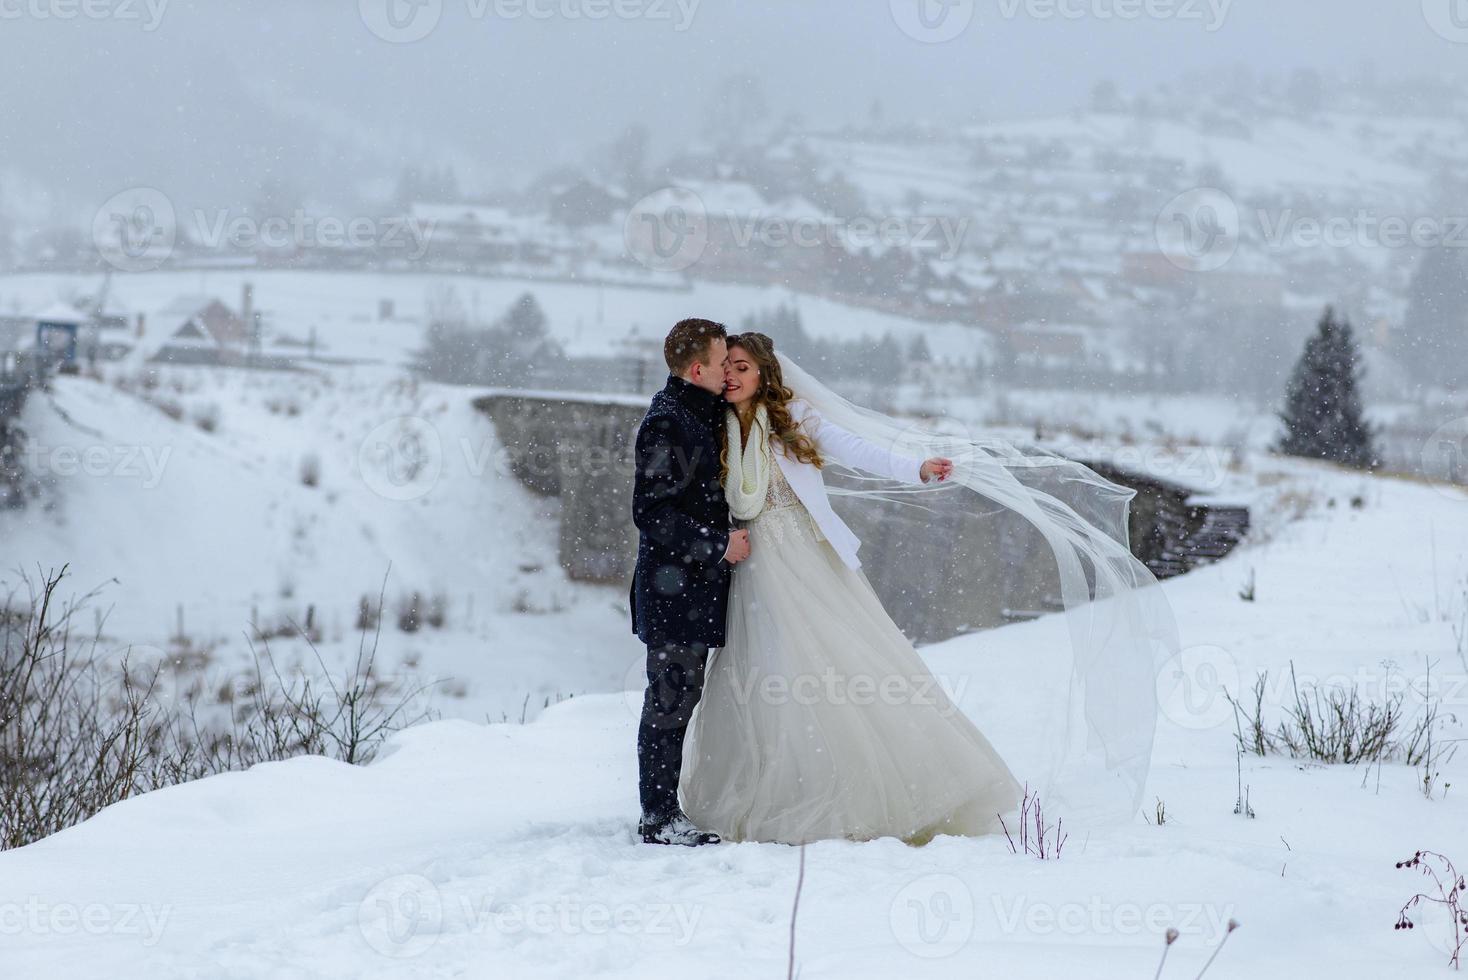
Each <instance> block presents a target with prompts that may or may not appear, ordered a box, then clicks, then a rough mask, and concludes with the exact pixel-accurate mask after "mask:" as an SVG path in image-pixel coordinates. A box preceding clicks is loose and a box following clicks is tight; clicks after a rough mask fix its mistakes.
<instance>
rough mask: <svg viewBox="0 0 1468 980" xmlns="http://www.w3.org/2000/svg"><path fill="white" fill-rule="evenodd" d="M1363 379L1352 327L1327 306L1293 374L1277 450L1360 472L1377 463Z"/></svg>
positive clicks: (1287, 390)
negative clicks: (1363, 397) (1363, 407)
mask: <svg viewBox="0 0 1468 980" xmlns="http://www.w3.org/2000/svg"><path fill="white" fill-rule="evenodd" d="M1361 377H1362V369H1361V352H1360V349H1359V348H1358V347H1357V345H1356V340H1355V337H1354V336H1353V334H1352V332H1351V324H1350V323H1349V322H1348V321H1347V320H1346V319H1345V318H1344V317H1341V318H1337V317H1336V314H1335V310H1334V309H1332V308H1331V307H1328V306H1327V307H1326V308H1325V315H1324V316H1322V317H1321V318H1320V325H1319V328H1318V329H1317V330H1316V333H1315V335H1314V336H1313V337H1311V338H1309V339H1308V340H1306V341H1305V350H1304V353H1302V354H1301V355H1300V360H1299V361H1298V362H1297V363H1296V364H1295V370H1294V372H1293V373H1292V374H1291V375H1290V380H1289V386H1288V388H1287V389H1286V392H1285V408H1284V411H1283V412H1281V413H1280V416H1279V418H1280V421H1281V422H1283V423H1284V430H1285V431H1284V436H1283V437H1282V438H1281V439H1280V441H1279V444H1278V446H1277V449H1278V451H1279V452H1282V453H1285V454H1287V455H1290V456H1304V457H1308V458H1310V459H1325V460H1330V461H1331V462H1335V463H1341V464H1344V465H1346V466H1354V467H1357V468H1360V469H1369V468H1370V467H1371V466H1373V465H1375V461H1376V453H1375V449H1374V448H1373V446H1372V433H1371V429H1370V427H1369V426H1368V425H1367V424H1366V421H1365V420H1364V419H1363V418H1362V411H1361V393H1360V382H1361Z"/></svg>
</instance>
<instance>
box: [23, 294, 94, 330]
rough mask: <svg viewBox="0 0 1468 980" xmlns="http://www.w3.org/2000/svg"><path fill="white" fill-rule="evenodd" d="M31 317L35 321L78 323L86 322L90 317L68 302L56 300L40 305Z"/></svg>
mask: <svg viewBox="0 0 1468 980" xmlns="http://www.w3.org/2000/svg"><path fill="white" fill-rule="evenodd" d="M31 319H33V320H36V321H37V322H40V321H45V322H46V323H73V324H78V325H80V324H83V323H86V322H87V321H88V320H90V319H91V317H90V316H88V315H87V314H86V313H83V312H82V311H81V310H79V309H77V308H76V307H75V306H72V305H71V304H70V303H63V302H62V301H60V300H57V301H56V302H54V303H51V304H50V305H48V306H45V307H42V308H41V309H40V310H38V311H37V312H36V313H34V314H33V315H32V316H31Z"/></svg>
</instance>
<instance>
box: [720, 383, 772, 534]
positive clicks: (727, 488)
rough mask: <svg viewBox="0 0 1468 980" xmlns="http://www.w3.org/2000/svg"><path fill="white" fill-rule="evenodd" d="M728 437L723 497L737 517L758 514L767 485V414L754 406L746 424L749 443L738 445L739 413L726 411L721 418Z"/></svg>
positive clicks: (768, 429) (768, 466) (768, 464)
mask: <svg viewBox="0 0 1468 980" xmlns="http://www.w3.org/2000/svg"><path fill="white" fill-rule="evenodd" d="M724 425H725V431H726V432H727V434H728V441H729V478H728V479H727V480H726V481H725V482H724V498H725V499H726V500H728V501H729V510H730V512H731V513H733V515H734V516H735V517H736V518H738V519H739V520H741V521H748V520H752V519H754V518H756V517H758V516H759V512H760V511H762V510H764V507H765V494H766V493H767V492H768V491H769V488H770V466H771V464H772V463H773V462H774V461H773V460H772V459H771V458H770V416H769V413H768V412H767V411H765V407H764V406H763V405H760V406H759V407H758V408H756V409H755V410H754V423H753V424H752V425H751V426H750V428H749V445H748V446H744V445H741V440H740V434H739V413H738V412H730V413H729V415H728V418H727V419H725V422H724Z"/></svg>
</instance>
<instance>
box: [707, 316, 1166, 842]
mask: <svg viewBox="0 0 1468 980" xmlns="http://www.w3.org/2000/svg"><path fill="white" fill-rule="evenodd" d="M733 346H734V344H733V343H732V342H731V348H732V347H733ZM778 361H779V365H780V372H781V374H782V375H783V377H784V382H785V385H786V386H787V387H788V388H790V389H791V390H792V391H793V393H794V397H795V399H796V400H798V402H800V403H803V408H805V409H806V410H807V411H808V412H809V413H810V416H811V417H813V418H815V419H818V420H820V422H821V424H823V425H824V424H825V423H831V424H832V425H833V426H834V427H835V428H834V429H833V430H832V431H838V432H842V433H844V434H849V435H851V436H853V437H855V439H856V440H860V442H861V443H864V444H866V445H868V446H872V447H877V448H878V449H879V450H880V452H881V453H882V454H885V455H886V456H887V457H888V459H887V460H886V461H885V462H884V460H883V459H881V458H880V457H874V456H872V455H871V454H870V453H868V454H865V455H863V456H859V457H857V458H855V459H853V458H852V457H851V456H850V455H849V454H846V455H843V454H835V455H834V458H828V459H827V461H826V466H825V471H826V472H827V474H828V476H830V475H838V479H839V482H840V485H833V484H832V482H831V481H830V480H828V481H827V493H829V494H830V496H832V497H833V498H836V499H835V501H834V503H835V507H836V509H837V510H838V511H840V512H841V514H842V516H844V517H846V518H847V519H848V520H856V519H858V518H860V517H861V516H862V515H863V511H864V510H870V509H872V508H878V509H881V511H882V512H883V513H884V514H890V513H892V508H894V507H916V508H928V509H932V510H936V509H937V508H936V506H935V505H938V504H940V503H941V505H942V507H943V509H944V512H945V513H947V514H948V515H949V516H950V517H952V515H953V514H954V512H955V511H957V513H958V515H959V518H960V519H971V520H978V521H989V520H995V519H1000V518H1005V517H1008V518H1017V519H1022V521H1021V523H1022V524H1023V526H1024V528H1025V531H1024V533H1025V534H1027V535H1029V536H1031V537H1033V538H1034V539H1035V540H1036V541H1038V542H1043V545H1037V546H1034V547H1029V548H1025V549H1020V550H1015V551H1012V552H1011V553H1010V554H1008V555H1007V556H1006V555H1001V554H996V553H994V550H993V538H992V537H991V536H984V535H968V534H958V535H955V536H954V538H953V539H952V540H951V541H946V542H944V545H943V547H944V549H945V551H944V554H943V555H942V556H941V560H942V562H943V565H944V568H945V571H946V573H947V574H946V575H945V576H943V578H942V581H941V584H940V585H938V586H936V587H935V586H932V585H931V584H928V585H925V586H924V588H922V589H910V590H909V589H904V590H903V591H904V592H906V593H908V595H907V601H908V602H909V603H916V604H918V605H920V606H921V605H926V606H928V607H930V608H931V609H932V610H935V611H942V610H943V607H944V606H951V607H954V608H956V607H958V606H963V605H966V604H971V602H972V593H973V591H974V590H975V589H978V588H980V587H981V582H980V578H981V575H980V571H981V570H982V569H985V568H986V566H990V567H991V566H993V564H994V563H996V562H1010V563H1016V562H1017V563H1022V564H1026V565H1035V566H1036V567H1006V568H1005V569H1004V570H1003V572H1004V574H1006V575H1013V576H1015V577H1016V578H1018V579H1023V580H1026V581H1036V582H1040V583H1043V585H1042V591H1044V592H1045V594H1046V595H1047V596H1053V601H1054V605H1055V606H1056V607H1057V610H1056V612H1055V615H1054V617H1050V618H1049V623H1050V624H1051V626H1052V627H1053V626H1054V625H1057V624H1062V623H1063V626H1064V630H1063V631H1056V630H1054V629H1053V628H1051V629H1050V631H1049V632H1048V633H1044V632H1041V633H1039V634H1037V635H1038V636H1041V637H1047V639H1045V640H1044V641H1043V649H1037V650H1026V651H1025V653H1024V654H1023V655H1022V656H1023V658H1024V659H1023V662H1013V661H1015V660H1016V659H1017V657H1018V656H1021V655H1016V654H1009V655H1008V658H1009V659H1008V660H997V659H995V658H996V657H997V655H996V654H993V653H991V652H989V648H988V647H985V648H982V649H980V650H978V651H976V652H975V656H976V657H984V658H986V659H984V660H982V661H980V662H975V663H973V664H972V665H971V671H972V672H973V673H974V674H976V675H978V676H979V677H980V678H987V679H992V681H991V682H992V684H995V685H1002V686H1003V691H1002V692H996V691H993V690H990V691H989V692H987V695H988V697H989V701H990V703H992V702H994V701H996V700H998V701H1004V702H1006V703H1008V702H1013V703H1015V704H1022V705H1023V706H1024V708H1023V711H1022V712H1020V713H1017V714H1016V713H1011V714H1010V715H1009V716H1008V718H1007V721H1006V723H1005V724H1006V728H1005V730H1003V731H996V730H995V729H994V728H993V727H991V719H990V718H989V717H988V716H987V714H986V717H985V725H986V727H989V732H990V736H991V737H994V738H996V740H998V741H1000V743H1001V747H1002V748H1003V749H1004V757H1003V758H1001V755H1000V754H999V753H998V752H996V751H995V749H994V747H993V746H992V745H991V744H990V742H989V740H988V739H986V738H985V736H984V735H983V734H981V733H980V732H979V731H978V729H977V728H976V727H975V726H974V724H973V723H972V721H971V720H970V719H969V718H967V717H966V716H965V715H964V714H963V712H962V711H961V710H959V708H958V706H957V705H956V704H954V701H953V699H952V698H950V696H949V695H948V693H947V692H945V691H944V690H943V688H942V686H941V685H939V684H936V683H934V678H933V676H932V675H931V674H930V673H929V672H928V670H927V667H926V664H925V663H924V662H923V660H922V659H921V658H920V656H919V655H918V654H917V653H916V652H915V651H914V650H913V647H912V645H911V643H910V642H909V641H908V640H907V638H906V637H905V636H904V635H903V634H902V632H901V631H900V630H898V628H897V627H896V626H895V625H894V624H893V622H892V619H891V618H890V617H889V616H888V615H887V613H886V612H885V611H884V609H883V607H882V604H881V602H880V601H879V600H878V598H877V596H876V594H875V592H874V591H873V588H872V586H871V583H870V582H869V581H868V579H867V576H866V575H865V574H863V572H862V571H861V570H860V569H858V568H853V567H849V564H848V563H844V562H843V561H842V560H841V557H840V556H839V555H838V554H837V552H836V551H835V550H833V548H832V547H831V544H830V543H829V542H827V541H826V540H825V537H824V536H823V535H822V533H821V530H820V528H819V527H818V526H817V525H816V522H815V521H813V520H812V518H811V515H810V513H809V512H808V511H807V510H806V508H804V507H802V506H800V501H799V499H797V498H796V495H795V494H794V493H792V492H791V490H790V487H789V485H788V483H787V481H786V479H785V477H784V475H782V474H781V468H780V466H771V467H769V470H770V475H769V479H768V492H767V493H766V494H765V499H764V500H763V501H761V502H760V503H761V504H762V506H757V507H755V508H752V509H751V513H755V512H756V511H757V513H755V516H754V517H753V518H752V519H750V520H749V521H748V523H747V526H748V527H749V528H750V532H751V541H752V543H753V545H754V552H753V554H752V556H751V558H750V559H748V560H747V561H746V562H745V563H744V564H743V565H742V566H741V567H740V568H739V569H738V570H737V572H736V574H735V576H734V581H733V585H732V586H731V591H730V602H729V609H730V612H729V620H728V633H729V638H728V644H727V645H726V647H724V648H723V649H721V650H718V651H717V652H715V653H714V655H713V659H712V660H711V661H710V663H709V667H708V674H707V678H706V681H705V689H704V694H703V698H702V699H701V701H700V703H699V705H698V707H697V708H696V709H695V711H694V715H693V719H692V722H691V724H690V728H689V738H688V740H687V743H686V746H685V750H684V772H683V785H682V787H681V790H680V793H681V795H682V798H683V800H682V802H683V806H684V809H685V811H686V812H687V813H688V814H689V816H690V817H692V818H693V820H694V821H695V822H696V823H698V824H699V825H700V826H702V827H707V828H710V829H713V830H716V831H717V832H719V833H720V834H721V835H722V836H723V837H724V839H726V840H776V841H783V842H787V843H800V842H804V841H809V840H818V839H824V838H828V837H848V838H853V839H866V838H870V837H875V836H882V835H888V834H890V835H894V836H899V837H902V838H904V839H908V840H911V841H914V842H918V841H921V840H925V839H927V838H928V837H930V836H932V835H933V834H937V833H955V834H980V833H985V832H989V831H995V830H998V829H999V824H998V818H999V816H1000V815H1001V814H1002V815H1004V816H1005V817H1008V816H1009V814H1010V813H1011V812H1012V810H1013V807H1014V805H1015V804H1016V803H1017V802H1018V798H1019V795H1020V789H1019V785H1020V781H1023V782H1025V783H1027V784H1028V785H1029V786H1030V788H1031V789H1034V790H1036V791H1037V792H1039V793H1040V794H1042V796H1043V797H1044V799H1045V802H1046V806H1047V808H1051V809H1053V810H1055V811H1056V812H1059V813H1061V814H1062V815H1063V816H1064V817H1065V819H1066V820H1067V821H1072V820H1079V821H1082V822H1086V823H1091V824H1093V825H1094V824H1095V823H1098V822H1106V821H1114V820H1125V819H1131V818H1133V817H1134V816H1135V814H1136V812H1137V809H1138V806H1139V804H1140V802H1141V794H1142V792H1143V789H1144V785H1145V781H1146V778H1147V771H1148V768H1149V764H1150V757H1151V747H1152V738H1153V733H1154V729H1155V724H1156V717H1157V708H1156V678H1157V671H1158V669H1159V668H1160V666H1161V664H1162V663H1164V662H1165V661H1166V660H1167V658H1169V657H1170V656H1172V655H1174V654H1175V653H1176V651H1177V646H1178V642H1177V631H1176V625H1175V622H1174V620H1173V617H1172V613H1171V610H1170V609H1169V607H1168V605H1167V603H1166V601H1165V600H1164V598H1163V596H1162V594H1161V590H1160V588H1159V586H1158V583H1157V581H1156V579H1155V577H1154V576H1153V575H1152V573H1151V572H1150V571H1149V570H1148V569H1147V568H1146V566H1145V565H1143V564H1142V563H1141V562H1140V561H1138V560H1137V559H1136V558H1135V557H1134V556H1133V555H1132V553H1131V551H1130V549H1129V547H1128V526H1127V521H1128V512H1129V504H1130V502H1131V499H1132V497H1133V496H1134V493H1135V492H1134V491H1133V490H1131V489H1130V488H1127V487H1124V486H1121V485H1119V484H1117V483H1114V482H1112V481H1110V480H1107V479H1105V478H1104V477H1102V476H1100V475H1099V474H1097V473H1095V472H1094V471H1093V470H1091V469H1090V468H1088V467H1086V466H1084V465H1083V464H1081V463H1078V462H1076V461H1073V460H1070V459H1066V458H1064V457H1061V456H1058V455H1056V454H1054V453H1050V452H1046V451H1043V450H1040V449H1036V448H1032V447H1020V446H1017V445H1014V444H1011V443H1009V442H1006V441H1004V440H1000V439H996V438H989V437H982V436H975V435H973V434H972V433H968V432H959V433H954V432H953V431H945V429H944V428H943V427H938V426H925V425H921V424H912V423H908V422H902V421H899V420H897V419H894V418H891V417H888V416H886V415H883V414H881V413H879V412H875V411H872V410H869V409H864V408H860V407H858V406H856V405H853V404H852V403H850V402H849V401H847V400H846V399H844V398H842V397H840V396H839V395H837V394H835V393H834V392H833V391H831V390H830V389H829V388H828V387H826V386H825V385H823V384H821V383H820V382H818V381H817V380H816V379H815V378H813V377H811V375H810V374H808V373H807V372H805V371H803V370H801V369H800V368H799V367H798V366H797V365H795V364H794V363H793V362H792V361H791V360H790V359H789V358H786V357H784V356H783V355H778ZM735 431H736V434H735V435H734V436H732V437H731V438H733V439H736V440H737V438H738V437H737V427H736V430H735ZM756 435H757V434H751V436H750V441H751V446H753V443H754V440H755V438H756ZM732 455H733V454H731V456H732ZM933 456H942V457H946V458H949V459H951V460H952V461H953V464H954V466H953V472H952V474H951V476H950V477H949V478H948V479H947V480H945V481H944V482H942V483H930V484H914V483H912V482H911V481H906V482H903V481H899V480H898V479H896V476H897V475H900V474H901V472H902V471H903V469H904V467H905V466H906V464H905V463H904V462H901V461H906V460H911V459H914V458H916V459H919V460H921V459H925V458H929V457H933ZM894 463H895V464H896V465H895V467H894V465H891V464H894ZM732 470H733V463H732V461H731V475H730V479H731V480H732V479H736V478H737V476H736V475H735V474H734V473H733V472H732ZM868 516H869V517H870V516H871V515H868ZM862 523H867V522H866V521H863V522H862ZM916 544H917V542H914V545H916ZM888 551H889V552H890V551H891V549H888ZM910 557H912V558H913V559H914V560H930V559H929V558H928V556H924V555H921V554H917V555H911V556H910ZM885 571H888V572H892V571H894V570H892V569H887V570H885ZM897 571H899V573H900V570H897ZM889 580H890V576H889ZM903 581H905V579H903ZM932 581H933V578H932V577H931V576H928V577H926V578H925V582H927V583H931V582H932ZM990 581H992V576H991V578H990ZM914 593H915V594H914ZM959 618H960V619H961V618H962V617H959ZM999 649H1006V647H1004V646H1000V647H999ZM996 695H997V696H996ZM854 708H855V710H853V709H854ZM1016 729H1017V730H1016ZM1011 747H1013V751H1012V752H1011ZM1006 760H1007V762H1008V764H1006ZM1011 767H1014V771H1011Z"/></svg>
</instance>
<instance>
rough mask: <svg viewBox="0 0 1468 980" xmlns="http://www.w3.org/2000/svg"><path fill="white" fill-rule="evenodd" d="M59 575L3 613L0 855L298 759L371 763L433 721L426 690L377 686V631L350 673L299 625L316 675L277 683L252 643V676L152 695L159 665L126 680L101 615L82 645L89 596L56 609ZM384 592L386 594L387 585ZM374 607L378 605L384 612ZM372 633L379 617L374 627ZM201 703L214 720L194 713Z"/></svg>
mask: <svg viewBox="0 0 1468 980" xmlns="http://www.w3.org/2000/svg"><path fill="white" fill-rule="evenodd" d="M65 574H66V566H63V567H62V568H61V569H60V570H59V571H55V570H53V571H51V572H49V573H44V574H42V575H41V576H40V582H39V583H38V584H37V583H34V582H32V580H31V579H29V578H26V579H25V580H24V581H25V585H26V588H27V591H28V596H27V598H26V599H25V600H24V601H22V602H19V603H17V602H16V601H15V596H14V595H13V594H12V595H11V596H10V597H8V598H7V600H6V602H5V604H4V606H3V607H0V609H3V610H4V611H3V614H0V639H3V648H0V848H8V847H19V846H21V845H23V844H27V843H30V842H31V841H35V840H39V839H40V838H42V837H45V836H48V835H49V834H52V833H55V832H56V831H58V830H62V829H64V828H66V827H69V826H72V825H73V824H76V823H78V822H80V821H82V820H85V819H86V818H87V817H89V816H91V815H92V814H93V813H96V812H97V811H98V810H101V809H102V808H103V807H106V806H109V805H111V804H113V803H116V802H118V801H119V800H123V799H126V798H128V797H129V796H133V795H135V794H138V793H143V792H147V791H149V790H152V789H157V788H159V787H162V786H168V785H172V784H174V783H179V782H183V781H186V780H190V779H197V778H199V777H202V776H207V775H211V774H213V773H217V772H222V771H225V770H229V769H240V768H246V767H248V766H252V765H255V764H256V763H259V762H267V761H273V760H278V759H285V758H289V757H291V756H296V755H303V754H319V755H325V756H329V757H331V758H336V759H339V760H341V761H343V762H348V763H361V762H366V761H369V760H370V759H371V758H372V756H373V755H374V754H375V753H376V751H377V749H378V747H379V746H380V745H381V744H382V742H383V741H384V740H385V739H386V738H387V737H388V735H390V734H391V733H392V732H394V731H396V730H398V729H400V728H403V727H406V726H407V725H409V724H412V723H414V722H416V721H420V720H423V719H425V718H427V717H429V716H430V713H429V711H428V709H427V707H426V704H425V701H424V698H423V695H424V694H425V692H426V691H427V688H426V686H424V685H421V684H416V683H412V682H405V681H403V680H400V679H396V678H392V677H390V676H385V675H384V674H383V673H382V672H381V670H380V669H379V667H378V663H377V649H378V641H379V639H380V636H381V631H380V628H379V629H378V631H377V632H375V633H374V634H373V635H372V638H371V643H370V644H369V643H368V634H367V631H366V630H363V631H362V633H361V636H360V639H359V642H358V648H357V655H356V658H355V661H354V662H353V663H351V664H350V665H348V666H347V667H346V668H344V669H342V670H339V671H335V672H333V671H332V670H330V669H329V668H328V667H327V665H326V663H325V661H324V660H323V659H322V657H321V654H320V652H319V651H318V650H317V649H316V647H315V645H314V643H313V642H312V634H313V632H314V628H313V625H312V624H311V623H310V622H309V619H310V617H309V616H308V623H307V625H305V626H295V629H294V632H295V633H296V634H297V635H300V636H303V637H304V638H305V640H306V643H307V644H308V646H309V647H310V649H311V651H312V653H313V654H314V655H315V658H316V664H317V666H318V667H319V668H320V676H319V677H312V676H310V675H307V674H305V673H304V672H300V671H295V672H288V671H283V670H282V669H281V668H280V666H279V664H278V663H277V662H276V660H275V658H274V657H273V656H272V654H271V651H270V647H269V641H268V639H266V638H264V637H260V638H259V642H260V649H259V650H257V649H256V645H255V641H253V640H252V642H251V644H250V649H251V652H252V653H253V654H254V669H253V671H247V672H245V673H244V674H242V675H238V676H234V677H230V678H227V679H225V680H224V681H222V682H220V683H218V684H211V683H206V681H205V680H204V679H203V678H201V677H195V678H194V679H193V681H192V682H191V683H190V684H189V686H188V687H187V688H186V689H185V690H184V691H182V692H180V696H178V697H174V698H165V697H162V696H160V694H161V692H160V690H159V687H160V680H161V679H162V675H163V671H164V669H165V665H164V664H161V663H160V664H153V665H150V666H140V665H135V664H132V663H131V662H129V660H128V659H127V658H124V660H123V663H122V665H121V667H120V669H118V668H116V667H111V666H108V665H106V664H104V663H102V662H101V661H100V660H99V658H98V657H97V655H96V650H97V644H98V642H99V640H100V637H101V636H102V627H103V622H104V618H105V617H101V616H99V617H98V618H97V620H96V624H95V628H94V630H93V632H92V633H91V634H90V635H87V634H84V633H83V632H82V631H81V629H80V628H79V627H80V618H81V617H80V614H81V612H82V610H83V609H84V608H85V607H86V605H87V604H88V602H89V601H90V600H91V599H92V598H94V597H95V595H96V591H95V590H94V591H93V592H91V593H88V594H87V595H85V596H82V597H81V598H79V599H76V600H73V601H72V602H69V603H67V604H66V605H65V606H61V607H58V606H57V604H56V590H57V586H58V585H59V584H60V582H61V580H62V578H63V577H64V576H65ZM384 587H385V583H384ZM381 601H382V600H381V595H379V598H378V604H379V607H380V605H381ZM378 620H379V622H380V617H378ZM206 693H210V694H212V696H213V697H214V699H215V700H216V701H217V704H218V707H219V708H220V710H218V711H215V712H213V713H212V714H211V713H209V712H207V711H201V702H202V701H204V700H205V698H204V696H205V694H206Z"/></svg>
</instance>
